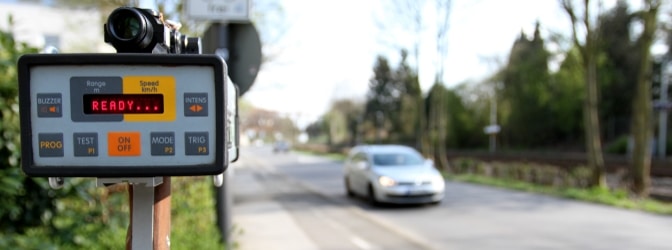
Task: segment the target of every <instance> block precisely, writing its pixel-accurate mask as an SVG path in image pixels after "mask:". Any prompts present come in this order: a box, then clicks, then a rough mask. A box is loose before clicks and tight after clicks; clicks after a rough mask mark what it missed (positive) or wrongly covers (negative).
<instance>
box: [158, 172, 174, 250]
mask: <svg viewBox="0 0 672 250" xmlns="http://www.w3.org/2000/svg"><path fill="white" fill-rule="evenodd" d="M170 219H171V217H170V177H169V176H164V177H163V184H161V185H159V186H157V187H156V188H154V250H168V249H170Z"/></svg>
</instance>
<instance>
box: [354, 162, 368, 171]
mask: <svg viewBox="0 0 672 250" xmlns="http://www.w3.org/2000/svg"><path fill="white" fill-rule="evenodd" d="M355 166H356V167H357V168H358V169H361V170H365V169H369V164H368V163H367V162H365V161H360V162H357V163H356V164H355Z"/></svg>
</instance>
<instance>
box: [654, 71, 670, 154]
mask: <svg viewBox="0 0 672 250" xmlns="http://www.w3.org/2000/svg"><path fill="white" fill-rule="evenodd" d="M668 62H669V60H668V59H667V58H665V59H663V62H662V65H661V66H660V67H661V70H660V99H658V103H657V105H656V106H657V108H659V109H660V111H659V113H658V158H660V159H665V151H666V150H667V149H666V146H667V112H668V110H669V109H670V107H671V106H672V105H671V103H669V102H668V97H667V90H668V85H669V80H670V79H669V74H668V73H669V72H668V65H669V64H668Z"/></svg>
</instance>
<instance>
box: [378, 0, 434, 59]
mask: <svg viewBox="0 0 672 250" xmlns="http://www.w3.org/2000/svg"><path fill="white" fill-rule="evenodd" d="M383 3H384V4H385V6H384V9H385V10H386V11H385V13H386V15H387V16H385V17H384V20H379V21H378V26H379V28H380V29H381V30H383V31H385V33H386V35H384V36H382V38H383V39H391V41H383V43H390V44H391V46H392V47H393V49H394V50H399V49H404V48H408V47H410V48H411V55H412V57H413V59H414V62H413V63H414V66H415V67H414V69H415V72H418V71H419V63H420V45H421V42H422V39H421V38H422V31H423V29H424V23H423V20H424V19H423V16H424V15H423V9H424V8H425V5H426V3H427V0H394V1H383ZM395 28H396V29H400V30H401V31H400V32H401V33H405V34H404V36H403V37H404V38H408V39H410V41H406V40H403V39H398V37H399V36H396V35H390V34H393V33H394V31H395Z"/></svg>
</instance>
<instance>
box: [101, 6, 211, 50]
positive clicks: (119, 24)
mask: <svg viewBox="0 0 672 250" xmlns="http://www.w3.org/2000/svg"><path fill="white" fill-rule="evenodd" d="M103 30H104V32H105V42H106V43H109V44H111V45H112V46H113V47H114V48H115V49H116V50H117V53H152V54H201V40H200V38H198V37H187V36H185V35H182V34H180V32H178V31H177V29H175V27H170V24H168V23H167V22H166V21H164V20H163V18H162V16H161V14H160V13H158V12H156V11H155V10H152V9H141V8H133V7H120V8H117V9H115V10H114V11H113V12H112V13H111V14H110V16H109V17H108V19H107V23H105V25H104V28H103Z"/></svg>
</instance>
